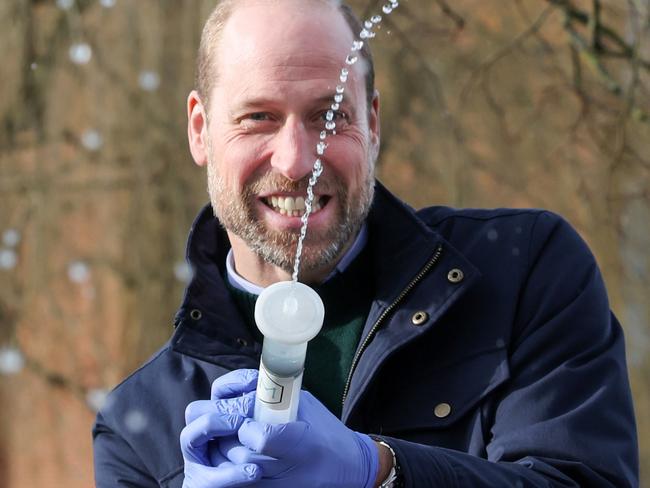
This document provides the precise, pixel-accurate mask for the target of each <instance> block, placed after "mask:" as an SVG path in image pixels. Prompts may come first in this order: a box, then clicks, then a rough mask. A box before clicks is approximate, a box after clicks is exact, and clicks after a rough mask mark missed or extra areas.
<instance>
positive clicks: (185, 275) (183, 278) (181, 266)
mask: <svg viewBox="0 0 650 488" xmlns="http://www.w3.org/2000/svg"><path fill="white" fill-rule="evenodd" d="M174 277H176V279H177V280H178V281H180V282H181V283H186V284H187V283H189V282H190V281H192V278H193V277H194V272H193V270H192V267H191V266H190V265H189V264H188V263H187V262H185V261H179V262H177V263H176V264H175V265H174Z"/></svg>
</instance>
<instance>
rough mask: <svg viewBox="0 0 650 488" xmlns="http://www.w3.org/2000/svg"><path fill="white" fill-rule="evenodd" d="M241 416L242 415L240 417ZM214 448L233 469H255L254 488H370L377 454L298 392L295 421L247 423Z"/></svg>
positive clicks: (366, 441)
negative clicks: (257, 475) (258, 472)
mask: <svg viewBox="0 0 650 488" xmlns="http://www.w3.org/2000/svg"><path fill="white" fill-rule="evenodd" d="M240 413H242V412H240ZM238 438H239V443H238V442H236V441H235V440H234V439H233V438H232V437H231V438H229V439H226V440H224V442H222V443H220V445H219V449H220V450H221V454H222V455H223V456H224V457H227V458H228V460H229V461H231V462H232V463H234V465H235V466H250V465H251V464H254V465H257V466H259V468H260V469H261V471H262V479H260V480H258V481H257V482H255V483H254V486H256V487H259V488H276V487H277V488H280V487H287V486H292V487H310V488H312V487H313V488H317V487H330V488H332V487H355V488H357V487H358V488H371V487H374V486H375V480H376V478H377V471H378V468H379V452H378V449H377V447H376V445H375V442H374V441H373V440H372V439H370V438H369V437H368V436H367V435H365V434H359V433H357V432H354V431H352V430H350V429H348V428H347V427H346V426H345V425H344V424H343V423H341V421H340V420H339V419H338V418H336V417H335V416H334V415H332V414H331V413H330V412H329V410H327V408H325V407H324V406H323V405H322V404H321V403H320V402H319V401H318V400H317V399H316V398H314V396H313V395H311V394H310V393H308V392H306V391H301V392H300V406H299V408H298V421H297V422H289V423H286V424H275V425H273V424H266V423H261V422H256V421H254V420H252V419H250V418H248V419H246V420H244V421H243V422H242V424H241V427H240V428H239V433H238Z"/></svg>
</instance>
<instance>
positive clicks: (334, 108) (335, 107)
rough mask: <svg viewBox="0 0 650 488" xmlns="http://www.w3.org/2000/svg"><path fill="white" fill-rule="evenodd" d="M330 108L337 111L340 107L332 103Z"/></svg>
mask: <svg viewBox="0 0 650 488" xmlns="http://www.w3.org/2000/svg"><path fill="white" fill-rule="evenodd" d="M330 108H331V109H332V110H338V109H339V108H341V105H339V104H338V103H333V104H332V106H331V107H330Z"/></svg>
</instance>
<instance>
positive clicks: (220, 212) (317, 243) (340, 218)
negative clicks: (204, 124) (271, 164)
mask: <svg viewBox="0 0 650 488" xmlns="http://www.w3.org/2000/svg"><path fill="white" fill-rule="evenodd" d="M210 152H211V151H210ZM373 167H374V164H373V163H372V162H371V161H370V160H369V161H368V171H367V175H366V178H365V181H363V182H362V184H361V186H360V187H359V189H358V191H356V192H355V194H350V192H349V190H348V188H347V186H346V185H345V182H344V181H343V179H342V178H341V177H339V176H338V175H336V174H333V173H330V172H328V168H327V166H325V171H324V172H323V174H322V175H321V177H320V178H319V180H318V182H317V183H316V186H315V188H318V189H319V190H320V192H321V193H324V194H328V195H332V196H335V198H333V199H330V201H329V202H328V205H331V204H334V203H335V204H336V205H337V208H336V209H335V217H336V218H335V222H334V224H333V225H331V226H330V228H327V229H324V230H318V231H317V230H312V229H310V228H309V225H308V227H307V234H306V237H305V240H304V241H303V249H302V254H301V257H300V270H301V271H314V270H320V269H323V268H325V267H329V266H332V265H333V264H334V263H336V262H337V260H338V259H339V257H340V254H341V252H342V251H343V250H344V248H345V247H346V245H347V244H348V243H349V242H350V240H351V239H352V238H353V237H354V236H356V235H357V233H358V232H359V229H360V228H361V226H362V224H363V222H364V220H365V219H366V217H367V216H368V212H369V211H370V207H371V205H372V200H373V196H374V187H375V180H374V174H373V171H372V168H373ZM207 172H208V193H209V194H210V201H211V203H212V208H213V211H214V214H215V216H216V217H217V218H218V219H219V221H220V222H221V225H222V226H223V227H224V228H225V229H226V230H228V231H229V232H232V233H233V234H235V235H236V236H238V237H239V238H240V239H242V240H243V241H244V242H245V243H246V245H247V246H248V248H249V249H251V250H252V251H253V252H255V253H256V254H257V255H258V256H260V257H261V258H262V259H263V260H264V261H266V262H267V263H270V264H273V265H275V266H277V267H279V268H280V269H282V270H284V271H286V272H288V273H291V272H292V271H293V266H294V261H295V254H296V248H297V245H298V238H299V236H300V229H299V228H297V229H284V230H278V229H271V228H269V227H267V226H266V224H265V223H264V222H263V221H262V220H261V219H260V218H259V216H258V215H256V210H255V205H256V203H257V202H258V197H257V196H258V195H260V194H261V193H274V192H298V193H300V194H303V195H305V198H306V196H307V187H308V185H309V177H310V176H311V175H307V176H306V177H305V178H303V179H302V180H300V181H292V180H289V179H287V178H285V177H284V176H282V175H279V174H274V173H267V174H264V175H261V176H254V177H252V178H251V180H250V181H248V182H246V184H245V186H244V188H243V189H241V190H238V189H235V188H232V187H228V185H226V183H225V181H224V179H223V178H222V177H221V175H219V173H218V171H217V169H216V165H215V164H214V159H213V158H212V155H211V154H210V158H209V161H208V171H207Z"/></svg>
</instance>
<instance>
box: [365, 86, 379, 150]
mask: <svg viewBox="0 0 650 488" xmlns="http://www.w3.org/2000/svg"><path fill="white" fill-rule="evenodd" d="M368 128H369V129H370V145H371V151H372V155H373V159H374V160H376V159H377V156H378V155H379V146H380V142H381V137H380V136H381V124H380V120H379V91H377V90H375V93H373V95H372V103H371V105H370V113H369V117H368Z"/></svg>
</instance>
